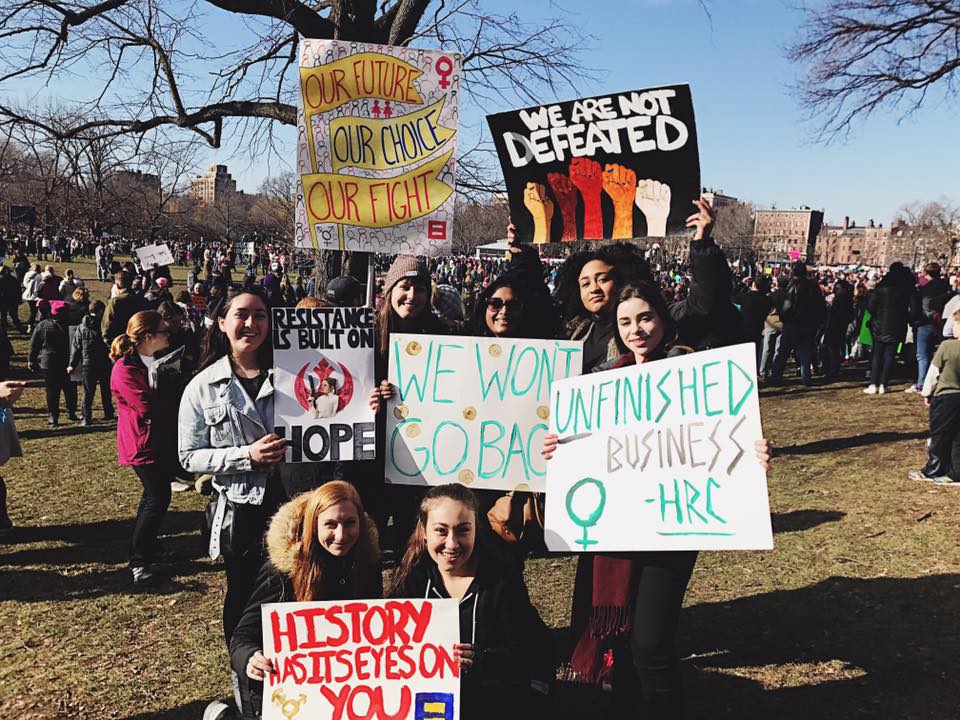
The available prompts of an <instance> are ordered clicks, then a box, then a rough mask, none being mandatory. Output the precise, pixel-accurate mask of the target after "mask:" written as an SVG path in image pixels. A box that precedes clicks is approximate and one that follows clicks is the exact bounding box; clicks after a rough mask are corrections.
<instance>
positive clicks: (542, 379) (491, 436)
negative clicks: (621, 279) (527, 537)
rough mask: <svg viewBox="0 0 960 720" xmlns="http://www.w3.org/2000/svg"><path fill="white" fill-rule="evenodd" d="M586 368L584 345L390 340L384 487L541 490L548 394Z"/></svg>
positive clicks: (458, 339)
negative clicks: (391, 387)
mask: <svg viewBox="0 0 960 720" xmlns="http://www.w3.org/2000/svg"><path fill="white" fill-rule="evenodd" d="M582 363H583V344H582V343H581V342H579V341H577V342H571V341H568V340H508V339H500V338H479V337H448V336H432V335H404V334H397V335H391V336H390V378H389V379H390V382H391V383H392V384H393V385H394V387H395V388H396V389H398V390H399V392H398V393H396V394H395V395H394V397H393V398H392V399H391V400H390V402H389V404H388V407H387V435H386V449H385V452H386V476H387V479H388V480H389V482H391V483H397V484H401V485H442V484H444V483H450V482H460V483H463V484H464V485H469V486H470V487H472V488H474V489H481V490H513V489H515V488H520V489H523V490H532V491H534V492H543V490H544V488H545V485H544V477H545V473H546V461H545V460H544V459H543V456H542V455H541V451H542V449H543V436H544V434H545V433H546V431H547V421H548V418H549V416H550V388H551V386H552V385H553V383H555V382H556V381H558V380H561V379H563V378H568V377H571V376H575V375H579V374H580V370H581V366H582Z"/></svg>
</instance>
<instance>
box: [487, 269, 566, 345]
mask: <svg viewBox="0 0 960 720" xmlns="http://www.w3.org/2000/svg"><path fill="white" fill-rule="evenodd" d="M502 287H507V288H510V289H511V290H512V291H513V295H514V297H516V298H517V299H518V300H519V301H520V303H521V305H522V308H521V310H520V313H519V323H518V325H519V330H518V331H517V332H516V334H515V335H514V336H513V337H517V338H543V339H545V340H549V339H551V338H555V337H557V335H558V334H559V332H558V328H557V311H556V309H555V308H554V307H553V303H552V302H551V301H550V295H549V293H548V292H547V288H546V285H544V284H543V281H542V280H540V279H539V278H532V277H529V276H525V275H522V274H520V273H514V272H511V271H507V272H505V273H503V274H502V275H501V276H500V277H498V278H497V279H496V280H494V281H493V282H492V283H490V285H488V286H487V287H486V288H485V289H484V291H483V292H482V293H481V294H480V297H478V298H477V302H476V304H475V305H474V308H473V316H472V317H471V320H470V323H471V325H470V332H472V333H473V334H474V335H479V336H481V337H486V336H488V335H490V334H491V333H490V328H488V327H487V317H486V316H487V301H488V300H489V299H490V298H492V297H493V294H494V293H495V292H496V291H497V290H499V289H500V288H502Z"/></svg>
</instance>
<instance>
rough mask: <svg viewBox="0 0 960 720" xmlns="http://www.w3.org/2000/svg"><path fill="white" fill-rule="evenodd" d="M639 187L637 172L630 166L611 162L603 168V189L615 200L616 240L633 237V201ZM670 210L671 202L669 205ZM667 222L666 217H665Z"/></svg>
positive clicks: (614, 233)
mask: <svg viewBox="0 0 960 720" xmlns="http://www.w3.org/2000/svg"><path fill="white" fill-rule="evenodd" d="M636 187H637V174H636V173H635V172H634V171H633V170H631V169H630V168H627V167H624V166H623V165H617V164H616V163H610V164H608V165H607V166H606V167H604V169H603V190H604V192H605V193H607V195H609V196H610V199H611V200H612V201H613V234H612V236H611V237H613V239H614V240H628V239H630V238H632V237H633V202H634V195H635V193H636ZM667 212H669V204H668V205H667ZM664 222H666V218H664Z"/></svg>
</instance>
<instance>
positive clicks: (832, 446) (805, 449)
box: [774, 430, 930, 457]
mask: <svg viewBox="0 0 960 720" xmlns="http://www.w3.org/2000/svg"><path fill="white" fill-rule="evenodd" d="M929 434H930V433H929V432H928V431H926V430H917V431H915V432H872V433H862V434H860V435H851V436H850V437H842V438H825V439H823V440H814V441H812V442H808V443H800V444H798V445H785V446H784V447H778V448H776V450H775V451H774V453H775V454H776V455H777V456H778V457H779V456H781V455H818V454H820V453H827V452H833V451H834V450H849V449H850V448H855V447H863V446H864V445H877V444H879V443H891V442H900V441H901V440H926V439H927V437H928V436H929Z"/></svg>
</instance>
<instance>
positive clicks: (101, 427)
mask: <svg viewBox="0 0 960 720" xmlns="http://www.w3.org/2000/svg"><path fill="white" fill-rule="evenodd" d="M102 432H109V433H116V432H117V426H116V425H115V424H113V423H109V422H107V421H106V420H103V421H101V422H99V423H97V424H95V425H91V426H90V427H82V426H81V425H80V423H79V422H76V423H75V422H72V421H70V420H68V421H67V422H65V423H63V424H61V425H60V427H55V428H52V427H45V428H43V429H41V430H36V429H33V428H31V429H29V430H22V431H18V434H19V435H20V439H21V440H40V439H42V438H55V437H66V436H68V435H73V436H76V435H90V434H93V433H102Z"/></svg>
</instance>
